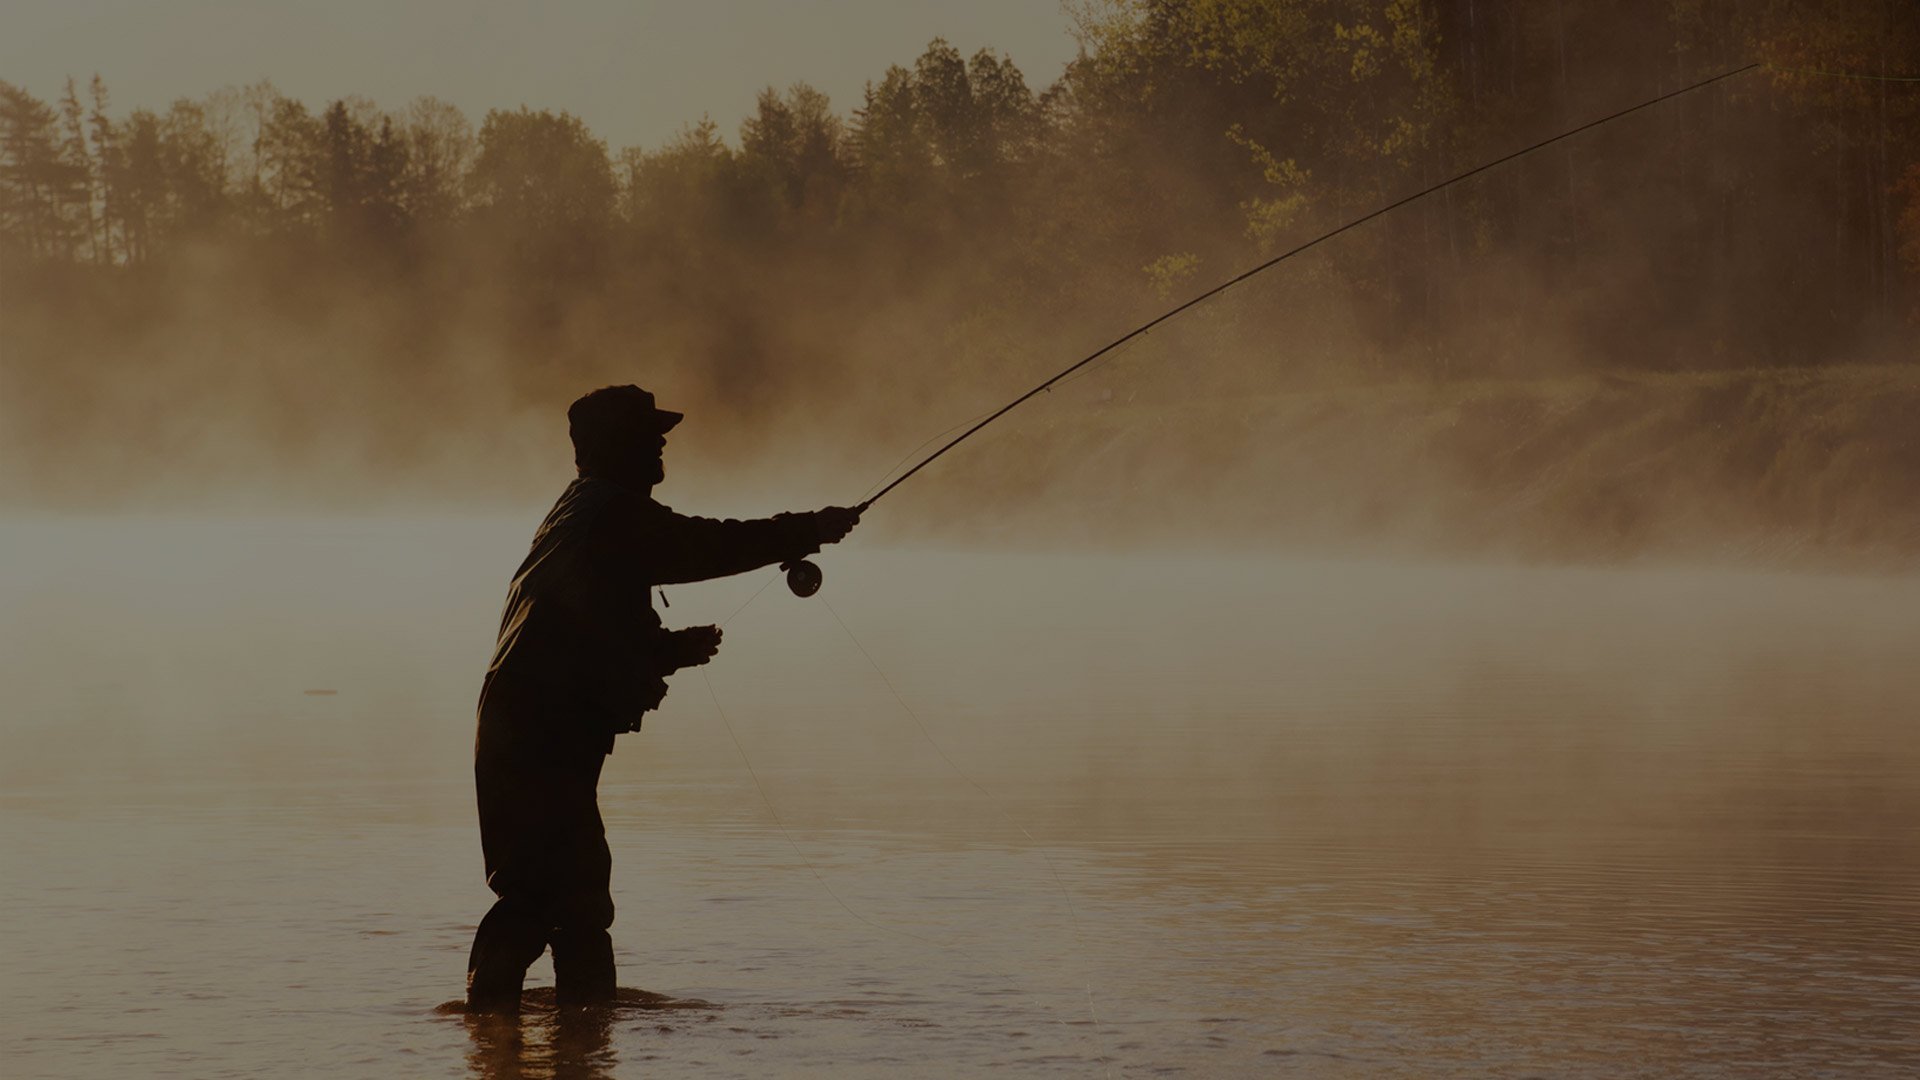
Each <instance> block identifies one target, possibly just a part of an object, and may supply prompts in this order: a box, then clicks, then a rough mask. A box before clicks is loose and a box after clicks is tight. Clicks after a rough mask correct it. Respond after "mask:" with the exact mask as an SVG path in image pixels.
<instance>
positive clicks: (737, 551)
mask: <svg viewBox="0 0 1920 1080" xmlns="http://www.w3.org/2000/svg"><path fill="white" fill-rule="evenodd" d="M810 519H811V515H808V514H781V515H779V516H777V517H772V518H763V519H759V520H753V521H733V520H726V521H717V520H714V519H712V518H700V517H688V516H686V515H684V514H676V513H674V512H673V511H672V510H670V509H668V508H667V507H665V506H662V505H661V504H659V503H657V502H655V501H654V500H653V499H652V498H651V497H649V496H648V495H645V494H642V493H641V492H638V491H635V490H633V489H631V488H627V487H623V486H621V485H619V484H616V483H614V482H613V481H610V480H601V479H595V478H592V477H582V478H580V479H578V480H575V481H574V482H573V483H571V484H569V485H567V490H566V491H565V492H563V493H562V494H561V496H560V501H559V502H557V503H555V504H554V506H553V509H552V510H551V511H549V512H548V514H547V517H546V520H545V521H543V522H541V523H540V530H539V531H538V532H537V533H535V534H534V537H533V549H532V550H531V551H529V552H528V553H527V558H526V561H524V562H522V563H521V564H520V569H519V570H518V571H517V572H516V573H515V574H514V578H513V585H512V587H511V588H510V589H509V590H508V591H507V603H506V610H505V612H504V613H503V614H502V615H501V619H500V640H499V643H498V645H496V646H495V648H494V654H493V662H492V663H491V664H490V665H488V668H487V677H486V682H485V684H484V685H483V687H482V689H481V692H480V697H481V706H482V707H481V725H482V728H483V731H482V736H483V742H485V741H487V740H486V735H487V734H488V733H487V732H486V731H485V730H484V729H485V728H486V727H487V726H488V725H489V724H494V725H499V724H510V725H511V724H515V723H516V719H515V718H516V717H520V716H526V717H527V719H526V721H525V723H527V724H534V723H540V724H542V725H553V724H555V723H559V722H560V721H558V720H556V719H552V718H555V717H557V716H567V717H577V719H578V721H579V723H578V725H577V730H516V731H511V732H494V733H493V734H495V735H496V736H507V738H508V739H509V740H510V741H512V742H515V743H524V741H525V740H526V739H528V738H529V737H531V738H532V739H534V740H536V741H548V740H553V741H558V742H565V743H575V742H578V743H582V744H590V745H594V746H599V747H601V748H602V752H611V751H612V749H613V735H614V733H616V732H620V731H628V730H633V729H637V728H638V727H639V722H640V715H641V714H642V713H643V712H645V711H647V710H648V709H651V708H653V707H655V706H656V705H658V704H659V702H660V696H661V693H662V692H663V690H664V684H663V683H662V682H661V681H660V680H661V679H662V678H663V677H664V676H665V675H667V674H668V673H670V672H671V671H673V670H674V668H676V667H679V666H680V664H679V663H677V662H676V657H675V652H676V650H675V648H674V640H673V635H672V634H670V633H668V632H667V631H666V630H664V629H663V628H662V627H661V625H660V617H659V615H657V614H656V613H655V612H654V610H653V590H654V589H655V588H656V587H658V586H661V585H672V584H676V583H679V582H687V581H704V580H706V579H708V578H717V577H726V576H728V575H730V574H738V573H743V572H745V571H748V570H752V569H755V568H756V567H761V566H766V565H768V564H770V563H777V562H784V561H786V560H789V559H796V558H799V557H801V556H803V555H807V554H811V553H812V552H813V551H815V550H816V549H817V548H818V544H817V543H816V541H815V536H816V531H815V527H814V524H813V522H812V521H811V520H810ZM489 699H500V700H524V701H533V700H539V701H543V702H544V703H545V704H546V706H547V707H545V708H541V709H537V710H522V709H499V708H496V709H491V710H489V709H488V708H486V703H487V702H488V700H489ZM556 705H557V706H559V708H557V709H556V708H554V706H556ZM535 716H542V717H547V718H549V719H546V720H544V721H535V720H534V719H532V718H533V717H535ZM490 718H491V719H490ZM569 726H575V725H571V724H570V725H569Z"/></svg>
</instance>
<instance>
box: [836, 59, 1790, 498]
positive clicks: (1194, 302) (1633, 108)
mask: <svg viewBox="0 0 1920 1080" xmlns="http://www.w3.org/2000/svg"><path fill="white" fill-rule="evenodd" d="M1766 66H1767V65H1766V64H1764V63H1761V62H1758V61H1756V62H1754V63H1751V64H1743V65H1741V66H1740V67H1737V68H1733V69H1731V70H1728V71H1723V72H1721V73H1720V74H1718V75H1714V76H1712V77H1710V78H1706V79H1702V80H1700V81H1699V82H1696V83H1690V84H1688V85H1686V86H1683V87H1681V88H1680V89H1678V90H1671V91H1668V92H1667V93H1664V94H1661V95H1659V96H1658V97H1653V98H1648V99H1647V100H1645V101H1642V102H1640V103H1639V104H1637V105H1630V106H1628V107H1627V108H1624V109H1620V110H1618V111H1616V112H1611V113H1608V114H1607V115H1605V116H1602V117H1600V118H1599V119H1597V120H1589V121H1587V122H1586V123H1584V124H1581V125H1580V126H1578V127H1574V128H1569V129H1568V130H1566V131H1563V132H1561V133H1560V134H1558V135H1554V136H1552V137H1551V138H1547V139H1542V140H1540V141H1539V142H1536V143H1534V144H1532V145H1530V146H1527V147H1525V148H1523V149H1520V150H1515V151H1513V152H1512V153H1509V154H1504V155H1502V156H1500V157H1497V158H1494V159H1493V160H1492V161H1488V162H1486V163H1484V164H1481V165H1476V166H1474V167H1473V168H1471V169H1468V170H1467V171H1465V172H1463V173H1459V174H1457V175H1454V176H1451V177H1448V178H1447V179H1445V180H1442V181H1440V182H1439V183H1437V184H1432V185H1429V186H1427V187H1424V188H1422V189H1420V190H1419V191H1416V192H1414V193H1413V194H1411V195H1405V196H1402V197H1400V198H1398V199H1395V200H1394V201H1392V202H1390V203H1387V204H1385V205H1383V206H1381V207H1379V208H1377V209H1375V210H1372V211H1370V212H1369V213H1367V214H1364V215H1362V216H1360V217H1357V218H1354V219H1353V220H1351V221H1348V222H1347V223H1346V224H1344V225H1341V226H1339V227H1338V228H1336V229H1333V230H1331V231H1328V232H1325V233H1322V234H1320V235H1319V236H1316V237H1314V238H1313V239H1311V240H1308V241H1307V242H1305V243H1303V244H1300V245H1298V246H1296V247H1293V248H1290V249H1288V250H1287V251H1284V252H1282V253H1280V254H1279V255H1276V256H1274V257H1273V258H1271V259H1268V260H1266V261H1265V262H1262V263H1259V264H1258V265H1255V266H1253V267H1250V268H1248V269H1246V270H1243V271H1241V272H1240V273H1238V274H1235V275H1234V276H1232V277H1230V278H1228V279H1227V280H1225V281H1223V282H1221V283H1219V284H1218V285H1215V286H1213V287H1212V288H1210V289H1207V290H1206V291H1204V292H1202V293H1200V294H1198V295H1197V296H1194V297H1192V298H1191V299H1189V300H1187V301H1185V302H1183V303H1181V304H1179V305H1178V306H1176V307H1173V308H1170V309H1169V310H1167V311H1165V312H1162V313H1161V314H1159V315H1157V316H1155V317H1154V318H1152V319H1151V320H1149V321H1147V322H1144V323H1142V324H1140V325H1139V326H1137V327H1134V328H1133V329H1132V330H1129V331H1127V332H1126V333H1124V334H1122V335H1120V336H1119V337H1117V338H1115V339H1113V340H1112V341H1110V342H1108V343H1107V344H1105V345H1102V346H1101V347H1100V348H1098V349H1095V350H1094V351H1093V352H1091V353H1088V354H1087V355H1086V356H1084V357H1081V358H1080V359H1079V360H1076V361H1074V362H1073V363H1072V364H1069V365H1068V366H1067V367H1065V368H1063V369H1062V370H1061V371H1059V372H1058V373H1057V374H1055V375H1053V376H1052V377H1051V378H1048V379H1047V380H1046V381H1044V382H1042V383H1040V384H1039V385H1038V386H1035V387H1034V388H1033V389H1031V390H1028V391H1027V392H1026V393H1024V394H1021V395H1020V396H1019V397H1017V398H1014V399H1013V400H1012V401H1010V402H1008V403H1007V404H1005V405H1003V406H1001V407H1000V408H999V409H997V410H995V411H994V412H993V413H991V414H990V415H988V416H987V417H986V419H984V420H981V421H979V422H978V423H975V424H974V425H973V426H971V427H969V428H967V430H966V431H964V432H961V433H960V435H959V436H958V437H956V438H954V439H953V440H952V441H950V442H948V443H947V444H946V445H944V446H942V447H941V448H940V449H938V450H935V451H934V452H933V453H931V454H929V455H927V456H926V457H925V458H923V459H921V461H920V463H919V464H917V465H915V466H914V467H913V468H911V469H908V470H907V471H906V472H905V473H902V474H901V475H900V476H899V477H897V478H896V479H894V480H893V481H892V482H891V483H889V484H887V486H885V487H883V488H881V489H880V491H879V492H878V493H877V494H874V495H871V496H869V497H867V498H866V499H865V500H863V501H862V502H861V503H860V504H859V506H858V507H857V508H856V509H858V510H861V511H865V510H866V509H867V508H868V507H870V506H872V505H873V504H874V503H876V502H879V501H880V500H881V499H882V498H885V497H886V495H887V493H888V492H890V491H892V490H893V489H894V488H897V487H899V486H900V485H901V484H903V483H905V482H906V481H907V479H908V478H910V477H912V476H913V475H914V474H915V473H918V472H919V471H920V470H922V469H924V468H926V467H927V466H928V465H931V464H933V463H934V462H935V461H937V460H939V459H940V457H941V456H942V455H943V454H945V453H946V452H947V451H949V450H951V449H953V448H954V447H956V446H959V445H960V444H961V443H963V442H965V441H967V439H969V438H970V437H972V436H973V435H974V433H976V432H978V431H979V430H980V429H981V428H984V427H986V426H987V425H988V424H991V423H993V422H994V421H995V420H998V419H1000V418H1001V417H1002V416H1005V415H1006V414H1007V413H1009V412H1012V411H1013V410H1014V409H1015V408H1017V407H1018V406H1020V405H1021V404H1022V403H1024V402H1026V401H1027V400H1029V399H1030V398H1032V397H1034V396H1035V395H1037V394H1040V393H1042V392H1043V391H1046V390H1050V389H1052V388H1053V386H1054V385H1055V384H1056V383H1058V382H1060V380H1062V379H1064V378H1066V377H1067V376H1068V375H1071V374H1073V373H1074V372H1076V371H1079V370H1080V369H1081V368H1084V367H1086V366H1087V365H1089V364H1091V363H1093V362H1094V361H1096V360H1098V359H1100V358H1101V357H1103V356H1105V355H1107V354H1108V353H1110V352H1112V351H1113V350H1115V349H1117V348H1119V347H1120V346H1122V345H1125V344H1126V343H1127V342H1129V341H1132V340H1133V339H1135V338H1137V337H1139V336H1141V335H1142V334H1145V333H1146V332H1147V331H1149V330H1152V329H1153V328H1154V327H1156V326H1159V325H1160V324H1161V323H1164V322H1166V321H1167V320H1169V319H1172V318H1174V317H1175V316H1178V315H1180V314H1181V313H1182V312H1185V311H1186V310H1188V309H1189V308H1192V307H1196V306H1198V305H1200V304H1203V303H1205V302H1206V301H1208V300H1211V299H1213V298H1214V297H1215V296H1218V295H1220V294H1221V293H1223V292H1226V291H1227V290H1228V289H1231V288H1233V287H1234V286H1235V285H1238V284H1240V283H1241V282H1243V281H1246V280H1247V279H1248V278H1251V277H1254V276H1256V275H1259V274H1262V273H1264V272H1266V271H1268V270H1270V269H1272V268H1273V267H1275V266H1278V265H1280V264H1281V263H1283V262H1285V261H1287V260H1288V259H1291V258H1293V257H1294V256H1295V255H1299V254H1301V253H1302V252H1305V251H1309V250H1311V249H1313V248H1316V247H1318V246H1320V245H1321V244H1324V243H1326V242H1327V241H1329V240H1332V239H1333V238H1334V237H1336V236H1340V235H1342V234H1344V233H1347V232H1350V231H1351V230H1353V229H1357V228H1359V227H1360V226H1362V225H1365V224H1366V223H1368V222H1370V221H1372V220H1374V219H1375V218H1378V217H1381V216H1382V215H1385V214H1389V213H1392V212H1393V211H1395V210H1398V209H1400V208H1401V207H1403V206H1405V205H1407V204H1408V203H1411V202H1416V201H1418V200H1420V199H1423V198H1425V197H1427V196H1428V195H1432V194H1434V193H1435V192H1438V191H1441V190H1444V189H1446V188H1450V187H1452V186H1453V185H1455V184H1458V183H1460V182H1461V181H1463V180H1469V179H1472V178H1473V177H1475V176H1478V175H1480V174H1481V173H1484V172H1486V171H1488V170H1490V169H1495V168H1498V167H1500V166H1501V165H1505V164H1506V163H1507V162H1509V161H1513V160H1515V159H1517V158H1522V157H1525V156H1527V155H1528V154H1531V153H1534V152H1535V151H1538V150H1542V149H1545V148H1546V147H1549V146H1552V145H1553V144H1555V143H1557V142H1561V141H1563V140H1565V139H1570V138H1573V137H1574V136H1575V135H1579V134H1581V133H1582V132H1586V131H1591V130H1593V129H1594V128H1597V127H1599V126H1601V125H1602V124H1609V123H1612V122H1613V121H1615V120H1618V119H1620V118H1621V117H1624V116H1630V115H1632V114H1634V113H1637V112H1640V111H1642V110H1644V109H1650V108H1652V107H1654V106H1655V105H1659V104H1661V103H1663V102H1667V101H1671V100H1673V99H1674V98H1677V97H1681V96H1683V95H1686V94H1691V93H1693V92H1695V91H1697V90H1702V89H1705V88H1706V87H1709V86H1712V85H1714V84H1715V83H1719V82H1723V81H1725V80H1727V79H1731V78H1733V77H1735V76H1737V75H1744V74H1746V73H1747V72H1750V71H1756V70H1758V69H1760V68H1762V67H1766Z"/></svg>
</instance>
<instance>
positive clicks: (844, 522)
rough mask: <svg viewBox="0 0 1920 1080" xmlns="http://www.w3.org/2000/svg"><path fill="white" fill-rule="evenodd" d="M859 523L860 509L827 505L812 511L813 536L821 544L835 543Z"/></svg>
mask: <svg viewBox="0 0 1920 1080" xmlns="http://www.w3.org/2000/svg"><path fill="white" fill-rule="evenodd" d="M858 524H860V511H858V510H855V509H854V508H852V507H850V506H829V507H827V508H826V509H824V510H815V511H814V512H813V528H814V536H815V538H816V539H818V540H819V542H820V543H822V544H837V543H839V542H840V541H841V540H843V539H845V538H846V535H847V534H848V533H850V532H852V531H853V527H854V526H855V525H858Z"/></svg>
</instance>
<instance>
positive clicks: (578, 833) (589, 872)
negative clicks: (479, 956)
mask: <svg viewBox="0 0 1920 1080" xmlns="http://www.w3.org/2000/svg"><path fill="white" fill-rule="evenodd" d="M605 761H606V758H605V757H604V756H602V755H595V756H594V757H593V758H592V759H590V760H583V761H580V762H579V769H580V771H579V773H578V774H577V775H575V776H574V777H573V778H572V782H571V783H569V784H568V785H566V789H565V790H566V793H567V797H566V798H565V799H564V800H563V801H562V803H561V804H560V809H561V810H562V833H563V838H562V841H561V843H560V845H559V846H560V850H561V851H562V852H563V853H564V857H563V865H564V866H565V870H564V872H563V873H562V875H561V876H562V877H563V879H564V881H563V883H562V885H563V887H562V891H561V893H560V895H559V896H558V897H557V898H556V900H557V902H556V903H555V905H554V910H553V919H554V928H553V933H552V935H551V937H550V940H551V941H552V943H553V990H554V998H555V1000H557V1001H558V1002H559V1003H560V1004H562V1005H597V1004H605V1003H607V1002H611V1001H612V1000H613V999H614V995H615V993H616V991H617V984H616V983H615V981H614V968H613V938H612V937H611V936H609V935H608V934H607V927H609V926H612V925H613V854H612V852H610V851H609V850H608V849H607V828H606V824H605V823H604V822H603V821H601V819H600V805H599V800H598V798H597V793H596V790H595V789H596V788H597V786H598V785H599V782H600V766H601V765H602V764H603V763H604V762H605Z"/></svg>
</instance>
